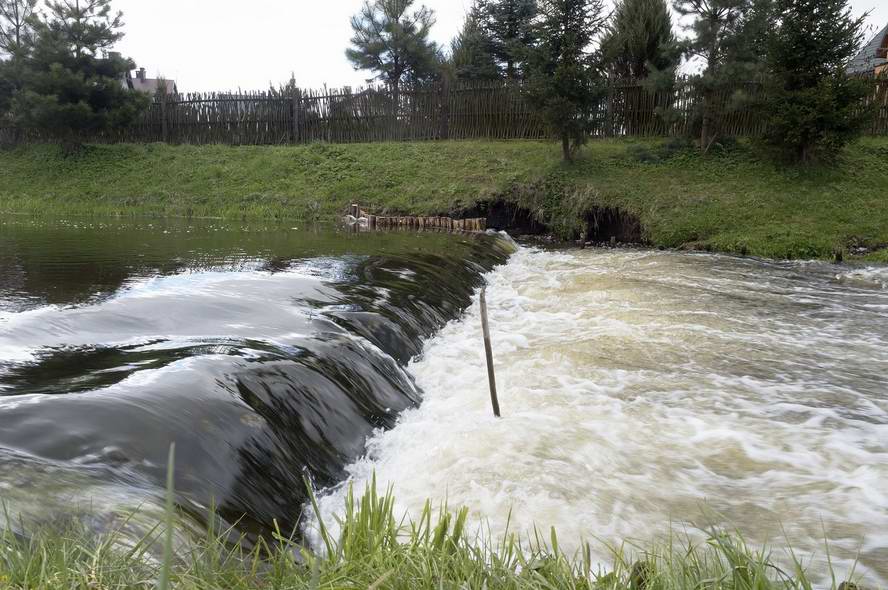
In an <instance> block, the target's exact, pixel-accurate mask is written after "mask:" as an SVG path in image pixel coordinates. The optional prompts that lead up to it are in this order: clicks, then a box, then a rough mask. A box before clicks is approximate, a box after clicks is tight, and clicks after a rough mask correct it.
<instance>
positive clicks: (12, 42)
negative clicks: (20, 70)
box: [0, 0, 37, 59]
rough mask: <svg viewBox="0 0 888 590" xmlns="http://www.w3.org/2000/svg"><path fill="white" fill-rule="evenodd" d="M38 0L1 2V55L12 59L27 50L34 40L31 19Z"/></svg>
mask: <svg viewBox="0 0 888 590" xmlns="http://www.w3.org/2000/svg"><path fill="white" fill-rule="evenodd" d="M36 8H37V0H0V53H5V54H6V55H7V56H9V57H10V58H11V59H15V57H16V56H17V55H21V54H22V53H24V52H25V51H26V50H27V47H28V46H29V45H30V44H31V41H32V38H33V32H34V28H33V26H32V24H31V18H32V16H33V15H34V11H35V10H36Z"/></svg>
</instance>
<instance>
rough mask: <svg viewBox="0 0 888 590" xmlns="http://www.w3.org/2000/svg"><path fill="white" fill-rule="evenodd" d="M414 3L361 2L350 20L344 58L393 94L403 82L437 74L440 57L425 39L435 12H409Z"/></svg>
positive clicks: (393, 0)
mask: <svg viewBox="0 0 888 590" xmlns="http://www.w3.org/2000/svg"><path fill="white" fill-rule="evenodd" d="M413 4H414V0H372V1H371V0H365V2H364V6H363V7H362V8H361V12H360V13H358V14H357V15H355V16H354V17H352V20H351V27H352V31H353V36H352V39H351V43H352V47H350V48H349V49H347V50H346V52H345V55H346V57H347V58H348V59H349V61H350V62H351V63H352V65H353V66H354V68H355V69H356V70H370V71H371V72H374V73H375V74H376V76H375V77H376V79H377V80H381V81H383V82H386V83H387V84H389V85H391V87H392V88H393V89H394V91H395V93H397V92H398V90H399V88H400V85H401V83H402V82H405V81H421V80H427V79H430V78H433V77H434V76H435V75H437V73H438V71H439V66H440V54H439V51H438V47H437V45H435V43H433V42H432V41H430V40H429V32H430V31H431V28H432V25H434V24H435V13H434V12H433V11H432V10H431V9H429V8H427V7H425V6H421V7H420V8H419V9H417V10H413V11H411V8H412V7H413Z"/></svg>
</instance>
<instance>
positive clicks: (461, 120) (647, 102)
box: [0, 78, 888, 145]
mask: <svg viewBox="0 0 888 590" xmlns="http://www.w3.org/2000/svg"><path fill="white" fill-rule="evenodd" d="M872 88H873V89H872V92H871V93H870V95H869V96H868V98H867V103H868V104H871V105H873V106H875V109H874V111H875V116H874V118H873V122H872V124H871V125H870V126H869V128H868V130H867V131H868V133H870V134H873V135H888V79H885V78H882V79H874V80H872ZM760 94H761V86H760V85H759V84H756V83H753V82H738V83H736V84H735V85H734V86H733V87H732V88H729V89H726V90H724V91H722V92H720V93H718V94H716V95H715V96H714V98H713V102H712V108H713V110H714V111H715V112H717V113H718V114H719V116H718V126H719V129H720V132H721V133H723V134H725V135H732V136H750V135H756V134H759V133H761V132H762V131H763V124H764V123H763V121H764V118H763V117H761V116H759V115H758V114H757V110H756V108H755V102H756V99H758V98H760ZM701 101H702V97H701V92H700V90H699V87H698V86H697V84H695V82H694V80H693V78H682V79H679V80H678V81H677V82H676V84H675V85H674V87H673V88H672V89H670V90H667V91H651V90H649V89H648V88H647V87H646V86H645V85H643V84H641V83H639V82H637V81H620V80H616V81H611V82H610V83H609V85H608V87H607V91H606V93H604V95H603V96H602V98H601V100H600V101H599V102H598V104H597V105H596V106H595V108H594V109H593V112H592V113H591V114H592V120H593V130H592V134H593V135H595V136H604V137H612V136H672V137H676V136H687V135H692V134H694V133H696V129H695V128H694V127H695V121H697V120H698V116H697V115H698V111H699V107H700V105H701ZM4 134H5V135H6V139H7V140H9V139H10V138H11V137H12V136H13V134H12V131H11V130H9V129H5V130H4V129H2V128H0V140H3V139H4V137H3V136H4ZM548 136H549V134H548V132H547V130H546V127H545V125H544V124H543V122H542V120H541V119H540V117H539V116H538V115H537V114H536V113H535V112H534V111H533V110H532V109H531V108H530V107H529V106H528V103H527V100H526V89H525V88H524V87H523V86H521V85H520V84H517V83H510V82H485V83H474V84H467V83H459V84H447V83H437V84H431V85H425V86H415V87H406V88H402V89H400V90H399V91H398V92H395V91H393V90H392V89H391V88H387V87H382V86H371V87H367V88H361V89H357V90H352V89H350V88H344V89H339V90H332V89H323V90H308V91H306V90H300V89H293V90H285V91H268V92H246V93H245V92H238V93H207V94H181V95H166V96H162V97H157V98H156V99H155V101H154V102H153V103H152V104H151V105H150V107H149V108H148V109H147V110H146V112H145V113H144V115H143V116H141V118H140V120H139V121H138V122H137V123H135V124H134V125H132V126H130V127H126V128H124V129H118V130H115V131H113V132H103V133H96V134H89V135H85V136H83V137H81V140H82V141H84V142H97V143H117V142H128V143H146V142H166V143H174V144H179V143H181V144H231V145H269V144H299V143H312V142H330V143H355V142H380V141H423V140H436V139H502V140H507V139H545V138H547V137H548ZM15 137H16V138H17V140H19V141H21V140H25V141H27V140H33V141H40V140H45V139H51V138H49V137H45V136H42V134H40V133H35V132H29V131H23V130H19V131H18V132H17V134H16V135H15Z"/></svg>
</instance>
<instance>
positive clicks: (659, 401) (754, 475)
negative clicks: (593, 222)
mask: <svg viewBox="0 0 888 590" xmlns="http://www.w3.org/2000/svg"><path fill="white" fill-rule="evenodd" d="M510 250H511V246H510V244H509V243H508V242H507V241H505V240H501V239H497V238H495V237H491V236H485V237H467V236H448V235H444V234H422V235H417V234H407V233H404V234H397V233H396V234H363V235H353V234H348V233H344V232H335V231H330V230H317V231H305V230H302V229H298V228H290V227H277V226H267V227H265V226H253V227H248V226H243V225H240V224H224V223H212V222H206V223H185V222H164V223H161V222H154V223H152V222H110V221H109V222H105V223H99V222H77V223H72V222H52V223H45V222H34V221H28V220H18V221H16V220H13V221H8V222H5V223H4V224H3V225H0V490H2V491H3V495H4V499H6V500H7V501H8V502H10V503H11V504H12V505H13V507H14V508H15V509H16V510H17V511H18V512H19V513H24V514H26V515H28V516H29V517H30V518H33V519H36V520H46V519H52V518H56V517H59V516H61V515H70V514H77V515H79V516H80V517H81V518H82V519H84V520H87V521H88V522H89V523H90V524H92V525H94V526H97V527H98V526H104V525H107V523H108V522H109V521H113V520H114V519H115V518H119V514H120V513H121V511H122V510H123V509H124V508H126V507H135V506H137V505H140V506H143V507H147V508H146V509H147V510H149V511H150V510H151V509H152V507H154V506H158V505H159V502H160V498H161V496H162V482H163V474H164V469H165V459H164V457H165V454H166V449H167V446H168V444H169V442H170V441H172V440H175V441H176V442H177V447H178V449H179V460H178V461H177V471H176V484H177V490H178V492H179V495H178V501H179V504H180V506H182V507H183V508H185V509H186V510H188V511H189V512H190V513H192V514H193V515H194V517H195V519H196V521H198V522H199V521H200V519H201V517H202V515H203V514H205V512H206V510H207V507H208V505H209V504H210V503H211V502H213V501H215V502H216V503H218V504H219V505H220V511H221V513H222V515H223V516H226V517H228V518H229V519H231V520H235V519H237V517H239V516H240V515H242V514H246V515H247V518H246V519H243V520H241V521H240V523H241V524H240V526H241V528H242V529H243V531H244V532H246V533H248V534H258V533H261V532H263V531H267V530H268V528H269V527H270V526H271V523H272V521H273V520H274V519H278V521H279V522H282V523H283V525H284V526H296V525H297V522H298V515H299V513H300V511H301V507H302V505H303V503H304V500H305V497H304V493H303V492H302V489H303V488H302V486H301V480H302V477H303V475H304V474H305V475H308V476H309V477H310V478H311V479H312V480H313V481H314V483H315V485H316V486H317V487H318V488H319V489H325V490H327V491H326V492H324V493H323V495H322V498H321V507H322V512H323V514H324V515H325V517H326V518H327V519H329V522H332V519H331V518H330V517H331V515H332V514H334V513H336V512H337V511H338V510H339V509H340V508H341V506H342V496H343V494H344V487H343V486H342V485H339V484H341V482H344V481H349V482H352V483H355V484H356V485H358V486H361V485H363V484H364V483H366V481H368V480H369V478H370V477H371V475H372V473H374V472H375V473H376V476H377V478H378V479H379V481H380V483H381V484H382V485H387V484H391V485H392V486H393V489H394V493H395V497H396V499H397V500H398V502H399V510H403V511H405V512H407V513H413V514H416V513H417V512H418V511H419V510H421V508H422V505H423V504H424V502H425V500H426V499H429V498H430V499H432V500H433V501H436V502H441V501H444V500H446V501H447V502H449V504H450V505H451V506H456V505H463V504H465V505H467V506H469V507H470V508H471V509H472V511H473V512H472V516H473V520H474V521H475V522H477V523H484V526H485V527H489V528H490V531H491V532H492V533H493V534H494V535H498V534H501V533H502V532H503V531H504V530H505V527H506V524H507V522H508V523H509V530H511V531H517V532H521V533H526V532H528V531H530V530H531V529H532V528H533V527H534V526H538V527H541V528H543V529H544V530H547V529H548V527H549V526H550V525H552V526H555V527H556V528H557V529H558V531H559V538H560V541H561V544H562V545H563V546H565V547H567V548H568V549H570V548H571V547H576V544H577V542H578V541H579V540H580V539H581V538H584V539H587V540H594V541H595V543H593V546H595V545H596V543H597V546H598V547H599V548H602V553H601V557H602V559H603V560H606V555H605V552H604V551H603V544H604V543H616V542H619V541H621V540H624V539H630V540H637V541H639V542H641V543H644V542H647V541H649V540H650V539H652V538H656V537H657V536H659V535H663V534H665V533H666V532H667V531H668V530H670V527H671V528H672V529H673V530H680V531H683V532H688V534H690V535H692V536H693V535H694V534H696V533H695V532H694V531H697V530H701V529H706V528H707V527H711V526H719V527H728V528H736V529H738V530H739V531H741V532H742V533H743V534H744V535H745V536H746V537H747V539H748V540H749V541H751V542H753V543H762V542H770V543H771V544H772V545H773V546H775V547H777V548H778V549H777V552H778V554H779V552H780V550H781V549H779V548H782V547H785V546H787V545H788V544H791V545H792V546H793V548H794V549H795V550H796V551H797V552H798V553H799V554H800V555H802V556H805V557H807V556H810V555H811V554H813V553H817V554H818V557H815V558H813V561H812V567H814V568H815V569H822V567H823V559H824V553H825V552H824V550H823V543H824V539H825V538H826V539H829V542H830V550H831V552H832V554H833V558H834V560H835V562H836V563H838V564H839V568H838V569H839V573H840V574H841V573H843V572H842V570H843V568H844V567H847V566H848V565H849V564H850V563H851V561H852V560H853V559H854V558H855V557H856V556H858V555H859V561H860V566H859V568H858V569H859V570H863V571H865V572H867V574H868V576H869V577H870V579H871V580H874V581H876V582H881V583H885V581H888V387H886V386H888V353H886V352H885V351H886V350H888V348H886V345H888V321H886V319H888V288H886V287H888V270H886V269H884V268H878V267H860V268H850V267H847V266H835V265H829V264H824V263H819V262H809V263H805V262H767V261H761V260H754V259H748V258H739V257H728V256H717V255H708V254H690V253H673V252H657V251H649V250H621V249H617V250H594V249H593V250H585V251H580V250H551V249H540V248H534V247H522V248H520V249H518V251H517V252H515V253H514V254H512V255H511V257H509V253H510ZM485 280H486V281H487V283H488V284H489V291H488V300H489V306H490V313H491V318H490V319H491V325H492V338H493V347H494V354H495V358H496V368H497V371H498V375H497V377H498V382H499V388H500V403H501V405H502V408H503V419H501V420H496V419H494V418H493V417H492V416H491V412H490V409H489V396H488V393H487V389H486V388H487V382H486V372H485V368H484V356H483V349H482V347H481V339H480V319H479V316H478V303H477V289H478V288H479V287H480V285H481V284H482V283H483V282H484V281H485ZM463 310H467V311H465V312H463ZM96 506H99V507H100V508H96ZM309 526H310V525H309Z"/></svg>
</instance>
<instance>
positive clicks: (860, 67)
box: [847, 25, 888, 74]
mask: <svg viewBox="0 0 888 590" xmlns="http://www.w3.org/2000/svg"><path fill="white" fill-rule="evenodd" d="M886 47H888V25H885V28H884V29H882V30H881V31H879V32H878V33H877V34H876V36H875V37H873V38H872V39H870V42H869V43H867V44H866V45H865V46H864V47H863V49H861V50H860V53H858V54H857V55H856V56H854V59H852V60H851V61H850V62H849V63H848V68H847V69H848V73H850V74H866V73H872V72H873V70H875V69H876V68H877V67H878V66H881V65H884V64H886V63H888V57H886V52H885V48H886Z"/></svg>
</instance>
